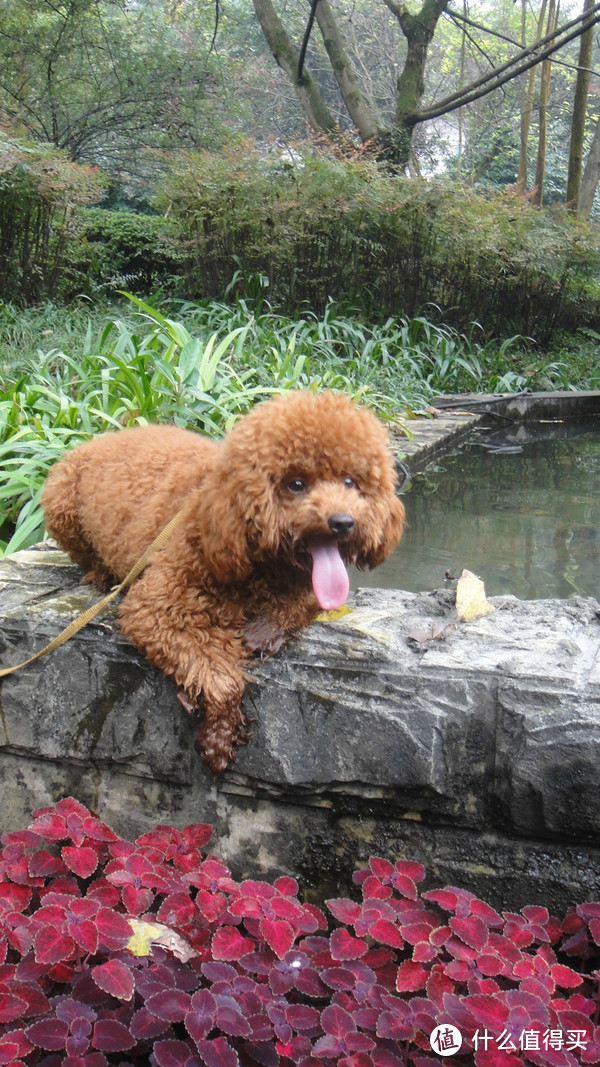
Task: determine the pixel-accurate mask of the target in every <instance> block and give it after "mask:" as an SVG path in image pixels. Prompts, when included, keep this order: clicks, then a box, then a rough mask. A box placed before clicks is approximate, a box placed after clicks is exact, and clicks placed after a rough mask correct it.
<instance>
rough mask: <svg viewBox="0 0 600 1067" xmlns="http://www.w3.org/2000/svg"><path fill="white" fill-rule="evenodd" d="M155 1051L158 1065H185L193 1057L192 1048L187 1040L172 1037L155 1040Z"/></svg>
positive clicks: (159, 1066)
mask: <svg viewBox="0 0 600 1067" xmlns="http://www.w3.org/2000/svg"><path fill="white" fill-rule="evenodd" d="M153 1052H154V1056H155V1059H156V1062H157V1063H158V1067H183V1065H184V1064H186V1063H187V1061H188V1060H189V1059H191V1057H192V1050H191V1048H190V1047H189V1046H188V1045H186V1044H185V1041H175V1040H173V1039H171V1038H167V1039H165V1040H164V1041H155V1042H154V1048H153Z"/></svg>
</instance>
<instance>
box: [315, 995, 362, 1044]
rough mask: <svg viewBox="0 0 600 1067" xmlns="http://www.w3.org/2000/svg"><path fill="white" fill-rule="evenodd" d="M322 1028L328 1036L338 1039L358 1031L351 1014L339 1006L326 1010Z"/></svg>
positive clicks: (322, 1018) (323, 1015)
mask: <svg viewBox="0 0 600 1067" xmlns="http://www.w3.org/2000/svg"><path fill="white" fill-rule="evenodd" d="M321 1026H322V1027H323V1030H324V1031H325V1033H326V1034H329V1035H330V1036H331V1037H336V1038H338V1039H339V1038H344V1037H345V1036H346V1034H350V1033H352V1031H353V1030H356V1023H355V1022H354V1019H353V1018H352V1016H351V1015H350V1013H349V1012H347V1011H344V1009H343V1008H340V1007H338V1005H337V1004H331V1005H330V1006H329V1007H328V1008H325V1010H324V1012H323V1014H322V1015H321Z"/></svg>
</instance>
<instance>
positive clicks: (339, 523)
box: [327, 513, 354, 537]
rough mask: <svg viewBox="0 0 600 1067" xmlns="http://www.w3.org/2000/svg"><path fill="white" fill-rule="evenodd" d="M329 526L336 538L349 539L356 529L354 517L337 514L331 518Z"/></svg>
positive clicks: (328, 521)
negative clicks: (349, 535)
mask: <svg viewBox="0 0 600 1067" xmlns="http://www.w3.org/2000/svg"><path fill="white" fill-rule="evenodd" d="M327 525H328V526H329V529H330V530H331V532H332V534H334V535H335V537H347V536H348V534H351V533H352V531H353V529H354V519H353V518H352V515H345V514H343V513H336V514H335V515H330V516H329V518H328V520H327Z"/></svg>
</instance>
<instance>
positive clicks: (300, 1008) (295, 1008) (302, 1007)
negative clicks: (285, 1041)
mask: <svg viewBox="0 0 600 1067" xmlns="http://www.w3.org/2000/svg"><path fill="white" fill-rule="evenodd" d="M285 1017H286V1019H287V1021H288V1023H289V1024H290V1026H291V1027H292V1030H312V1029H313V1027H316V1026H318V1024H319V1019H320V1015H319V1012H318V1011H317V1009H316V1008H311V1007H309V1006H308V1005H307V1004H290V1006H289V1008H288V1009H287V1011H286V1013H285Z"/></svg>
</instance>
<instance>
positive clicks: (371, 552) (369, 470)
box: [202, 392, 404, 608]
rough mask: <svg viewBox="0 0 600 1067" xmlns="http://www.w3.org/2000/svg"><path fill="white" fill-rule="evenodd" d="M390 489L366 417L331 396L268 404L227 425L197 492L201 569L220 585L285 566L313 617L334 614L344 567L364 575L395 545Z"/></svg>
mask: <svg viewBox="0 0 600 1067" xmlns="http://www.w3.org/2000/svg"><path fill="white" fill-rule="evenodd" d="M395 488H396V476H395V471H394V465H393V462H392V458H391V455H390V451H389V446H388V441H387V434H386V432H385V430H384V428H383V426H382V425H381V424H380V423H379V422H378V420H377V419H376V418H375V416H374V415H373V414H372V413H371V412H369V411H367V410H366V409H365V408H358V407H356V405H355V404H353V403H352V402H351V401H350V400H349V399H348V397H346V396H345V395H343V394H341V393H334V392H323V393H318V394H313V393H310V392H293V393H289V394H285V395H284V396H278V397H276V398H274V399H272V400H268V401H266V402H265V403H263V404H259V405H258V406H257V407H256V408H254V409H253V410H252V411H251V412H250V413H249V414H248V415H246V416H245V417H244V418H242V419H240V420H239V422H237V423H236V424H235V426H234V428H233V429H232V430H231V432H230V433H229V434H228V435H227V437H226V438H225V441H224V442H223V445H222V449H221V456H220V460H219V463H218V465H217V468H216V469H215V470H214V471H213V472H212V474H211V475H210V476H209V479H207V482H206V483H205V484H204V486H203V487H202V497H203V512H204V516H205V518H207V517H208V516H207V515H206V512H205V511H204V509H205V507H206V506H207V505H208V510H209V517H208V518H209V522H210V527H211V531H210V545H207V543H206V537H207V533H206V530H205V531H204V535H203V547H204V551H205V552H207V555H208V557H209V558H208V563H209V565H210V566H211V569H212V571H213V573H214V575H215V577H216V578H217V579H219V580H220V581H236V580H240V579H244V578H247V577H248V576H249V575H250V574H251V572H252V570H253V568H254V567H256V565H257V563H261V564H262V563H268V561H269V560H272V561H273V563H275V561H277V562H278V563H283V564H287V565H289V566H290V568H292V569H293V570H294V571H295V572H296V573H297V571H298V569H301V570H304V571H305V572H306V573H307V574H308V573H311V574H312V584H313V589H314V592H315V594H316V597H317V599H318V601H319V603H320V604H321V606H322V607H323V608H332V607H337V606H339V605H340V604H342V603H343V602H344V600H345V598H346V595H347V592H348V578H347V569H346V564H347V563H354V564H356V565H357V566H358V567H374V566H376V565H377V564H378V563H381V562H382V560H383V559H385V557H386V556H388V555H389V554H390V552H391V551H392V550H393V549H394V548H395V546H396V545H397V543H398V541H399V540H400V536H401V534H402V526H403V521H404V508H403V506H402V503H401V502H400V500H399V499H398V498H397V496H396V493H395ZM207 550H208V551H207ZM279 573H281V569H280V568H279Z"/></svg>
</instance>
